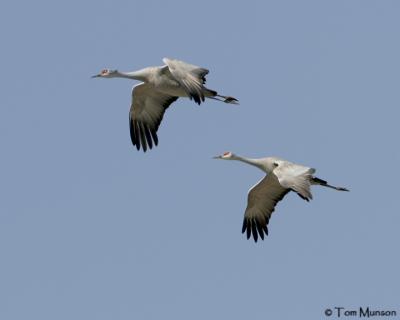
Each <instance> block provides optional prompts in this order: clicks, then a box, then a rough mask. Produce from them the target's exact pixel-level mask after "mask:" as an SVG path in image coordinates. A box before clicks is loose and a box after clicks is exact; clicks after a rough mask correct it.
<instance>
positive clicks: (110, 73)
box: [92, 69, 118, 78]
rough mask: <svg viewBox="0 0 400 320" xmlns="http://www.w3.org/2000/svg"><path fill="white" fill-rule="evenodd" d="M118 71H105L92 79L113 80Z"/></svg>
mask: <svg viewBox="0 0 400 320" xmlns="http://www.w3.org/2000/svg"><path fill="white" fill-rule="evenodd" d="M117 72H118V71H117V70H110V69H103V70H101V71H100V73H99V74H96V75H94V76H92V78H112V77H115V75H116V74H117Z"/></svg>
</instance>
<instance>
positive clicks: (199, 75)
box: [93, 58, 238, 152]
mask: <svg viewBox="0 0 400 320" xmlns="http://www.w3.org/2000/svg"><path fill="white" fill-rule="evenodd" d="M163 62H164V63H165V65H164V66H159V67H147V68H144V69H141V70H138V71H133V72H119V71H118V70H109V69H104V70H102V71H101V72H100V73H99V74H97V75H95V76H93V78H97V77H100V78H127V79H134V80H139V81H142V83H140V84H138V85H136V86H134V87H133V88H132V103H131V108H130V111H129V127H130V135H131V140H132V143H133V145H134V146H136V148H137V150H140V146H142V149H143V151H144V152H146V150H147V147H149V148H150V149H151V148H152V147H153V145H158V136H157V130H158V127H159V126H160V123H161V120H162V118H163V115H164V112H165V111H166V110H167V108H168V107H169V106H170V105H171V104H172V103H173V102H174V101H176V100H177V99H178V98H179V97H188V98H189V99H190V100H192V99H193V100H194V101H195V102H196V103H197V104H200V103H202V102H204V101H205V98H210V99H214V100H218V101H222V102H225V103H230V104H238V100H237V99H235V98H233V97H229V96H222V95H219V94H218V93H217V92H216V91H214V90H211V89H208V88H206V87H205V86H204V84H205V82H206V78H205V76H206V75H207V74H208V72H209V71H208V70H207V69H204V68H201V67H198V66H195V65H192V64H188V63H186V62H183V61H179V60H174V59H167V58H164V59H163Z"/></svg>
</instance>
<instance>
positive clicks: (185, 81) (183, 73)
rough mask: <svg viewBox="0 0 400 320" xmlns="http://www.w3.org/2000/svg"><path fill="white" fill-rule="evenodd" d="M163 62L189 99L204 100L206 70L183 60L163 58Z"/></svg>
mask: <svg viewBox="0 0 400 320" xmlns="http://www.w3.org/2000/svg"><path fill="white" fill-rule="evenodd" d="M163 62H164V63H165V64H166V65H167V66H168V69H169V71H170V72H171V74H172V76H173V77H174V78H175V80H176V81H178V82H179V84H180V85H181V86H182V87H183V89H184V90H185V91H186V93H187V95H188V96H189V98H190V99H194V101H195V102H196V103H198V104H200V103H201V102H204V100H205V97H204V93H203V90H204V89H205V88H204V86H203V84H204V83H205V82H206V78H205V76H206V75H207V74H208V72H209V71H208V70H207V69H204V68H200V67H198V66H195V65H193V64H189V63H186V62H183V61H179V60H175V59H168V58H164V59H163Z"/></svg>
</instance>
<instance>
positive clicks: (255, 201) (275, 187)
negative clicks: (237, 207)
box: [242, 173, 290, 242]
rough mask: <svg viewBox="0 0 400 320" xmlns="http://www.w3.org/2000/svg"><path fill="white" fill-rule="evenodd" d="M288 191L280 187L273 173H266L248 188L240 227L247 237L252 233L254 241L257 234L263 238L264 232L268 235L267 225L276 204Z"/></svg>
mask: <svg viewBox="0 0 400 320" xmlns="http://www.w3.org/2000/svg"><path fill="white" fill-rule="evenodd" d="M289 191H290V189H288V188H285V187H282V185H281V184H280V183H279V181H278V179H277V177H276V176H275V175H274V174H273V173H270V174H268V175H267V176H266V177H265V178H263V179H262V180H260V181H259V182H258V183H257V184H256V185H255V186H253V187H252V188H251V189H250V191H249V194H248V197H247V208H246V211H245V214H244V219H243V227H242V233H245V232H246V231H247V239H249V238H250V236H251V235H252V234H253V238H254V241H255V242H257V239H258V236H260V237H261V239H263V240H264V233H265V234H266V235H268V228H267V225H268V222H269V219H270V217H271V215H272V212H274V210H275V206H276V204H277V203H278V202H279V201H281V200H282V199H283V197H284V196H285V195H286V194H287V193H288V192H289Z"/></svg>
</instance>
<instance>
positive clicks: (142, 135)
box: [129, 83, 178, 152]
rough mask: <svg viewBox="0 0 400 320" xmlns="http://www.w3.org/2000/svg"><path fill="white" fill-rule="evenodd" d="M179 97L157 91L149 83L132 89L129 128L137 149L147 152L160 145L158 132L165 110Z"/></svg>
mask: <svg viewBox="0 0 400 320" xmlns="http://www.w3.org/2000/svg"><path fill="white" fill-rule="evenodd" d="M177 99H178V97H173V96H170V95H167V94H163V93H160V92H158V91H155V90H154V89H153V87H152V86H151V85H149V84H147V83H141V84H138V85H136V86H134V87H133V89H132V104H131V109H130V111H129V128H130V134H131V140H132V143H133V145H134V146H136V149H138V150H140V145H141V146H142V148H143V151H144V152H146V150H147V146H148V147H149V148H150V149H151V148H152V147H153V142H154V145H157V144H158V137H157V130H158V127H159V126H160V123H161V120H162V118H163V116H164V112H165V110H167V108H168V107H169V106H170V105H171V103H173V102H174V101H176V100H177Z"/></svg>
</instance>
